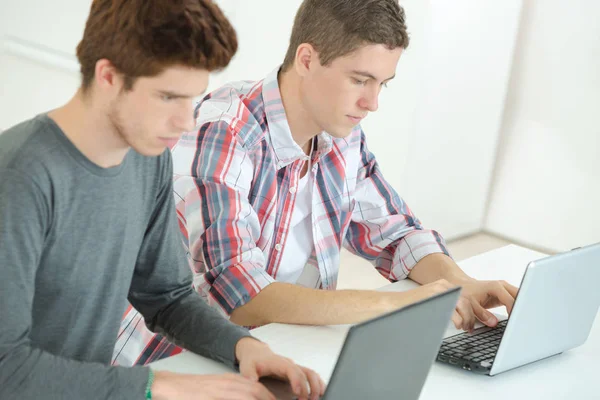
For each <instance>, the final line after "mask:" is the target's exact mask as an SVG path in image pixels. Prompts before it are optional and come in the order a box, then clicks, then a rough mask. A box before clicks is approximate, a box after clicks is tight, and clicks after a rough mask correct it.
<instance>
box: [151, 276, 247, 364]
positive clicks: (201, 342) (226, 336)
mask: <svg viewBox="0 0 600 400" xmlns="http://www.w3.org/2000/svg"><path fill="white" fill-rule="evenodd" d="M189 290H190V291H189V294H188V295H186V296H184V297H182V298H180V299H179V300H177V301H176V302H174V303H172V304H170V305H169V306H168V307H165V308H164V309H162V310H161V311H160V312H158V313H157V315H156V317H155V318H154V319H153V321H152V322H151V323H150V324H149V327H150V329H152V330H154V331H156V332H159V333H161V334H163V335H165V336H166V337H167V338H168V339H169V340H170V341H172V342H173V343H175V344H177V345H179V346H181V347H184V348H186V349H188V350H190V351H193V352H194V353H197V354H200V355H203V356H206V357H209V358H212V359H215V360H218V361H221V362H223V363H226V364H228V365H230V366H233V365H234V364H235V361H236V360H235V345H236V344H237V342H238V341H239V340H240V339H241V338H243V337H248V336H250V333H249V332H248V331H247V330H246V329H244V328H241V327H239V326H236V325H235V324H233V323H231V322H229V321H228V320H227V319H225V318H223V316H222V315H221V314H219V313H218V312H217V311H216V310H214V309H213V308H211V307H210V306H208V304H206V302H205V301H204V300H203V299H202V298H201V297H200V296H199V295H198V294H197V293H196V292H194V291H193V289H192V288H191V287H190V288H189Z"/></svg>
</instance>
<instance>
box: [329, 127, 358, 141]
mask: <svg viewBox="0 0 600 400" xmlns="http://www.w3.org/2000/svg"><path fill="white" fill-rule="evenodd" d="M353 130H354V127H352V128H350V129H348V128H345V129H335V130H331V132H330V131H327V133H329V135H330V136H332V137H334V138H336V139H343V138H347V137H348V136H350V134H351V133H352V131H353Z"/></svg>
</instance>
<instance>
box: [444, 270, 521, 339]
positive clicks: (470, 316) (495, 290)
mask: <svg viewBox="0 0 600 400" xmlns="http://www.w3.org/2000/svg"><path fill="white" fill-rule="evenodd" d="M461 286H462V291H461V295H460V298H459V300H458V303H457V305H456V312H455V313H454V315H453V316H452V321H453V322H454V325H455V326H456V328H457V329H463V330H465V331H469V332H471V331H472V330H473V327H474V325H475V322H476V321H477V320H479V321H481V322H482V323H483V324H484V325H487V326H490V327H494V326H496V325H497V324H498V319H497V318H496V317H495V316H494V314H492V313H491V312H489V311H487V309H489V308H494V307H499V306H505V307H506V310H507V311H508V313H509V314H510V313H511V312H512V308H513V305H514V303H515V298H516V297H517V292H518V289H517V288H516V287H514V286H512V285H511V284H509V283H507V282H505V281H477V280H474V279H473V280H470V281H467V282H465V283H461Z"/></svg>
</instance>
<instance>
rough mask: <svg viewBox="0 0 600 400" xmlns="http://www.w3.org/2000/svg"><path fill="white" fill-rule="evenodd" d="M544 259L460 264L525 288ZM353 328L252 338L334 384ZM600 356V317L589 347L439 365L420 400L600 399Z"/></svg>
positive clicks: (207, 369) (527, 253) (273, 330)
mask: <svg viewBox="0 0 600 400" xmlns="http://www.w3.org/2000/svg"><path fill="white" fill-rule="evenodd" d="M543 256H544V254H541V253H538V252H535V251H532V250H528V249H525V248H522V247H519V246H515V245H509V246H506V247H503V248H500V249H497V250H493V251H490V252H487V253H484V254H481V255H478V256H475V257H472V258H469V259H467V260H464V261H461V262H460V263H459V264H460V266H461V268H463V270H465V272H467V273H468V274H469V275H470V276H472V277H474V278H477V279H504V280H506V281H508V282H509V283H511V284H513V285H515V286H519V285H520V283H521V278H522V276H523V273H524V272H525V268H526V266H527V263H528V262H529V261H532V260H536V259H539V258H541V257H543ZM342 268H343V266H342ZM415 286H416V284H415V283H414V282H411V281H402V282H397V283H394V284H392V285H388V286H386V287H384V288H382V289H381V290H385V291H388V290H395V291H401V290H407V289H409V288H412V287H415ZM494 311H495V312H496V314H498V315H506V312H505V311H504V309H497V310H494ZM548 312H549V313H550V312H551V310H548ZM347 330H348V326H347V325H338V326H322V327H314V326H296V325H282V324H270V325H266V326H263V327H260V328H257V329H254V330H253V331H252V334H253V335H254V336H255V337H257V338H259V339H260V340H262V341H264V342H266V343H268V344H269V345H270V347H271V348H272V349H273V351H275V352H277V353H279V354H282V355H284V356H286V357H290V358H291V359H293V360H294V361H296V362H297V363H299V364H302V365H305V366H307V367H310V368H312V369H314V370H315V371H317V372H318V373H319V374H320V375H321V376H322V377H323V378H324V379H325V380H326V381H328V380H329V378H330V376H331V372H332V371H333V367H334V365H335V361H336V359H337V356H338V354H339V351H340V349H341V346H342V344H343V341H344V338H345V335H346V332H347ZM454 333H456V330H455V329H454V328H453V327H449V328H448V331H447V332H446V335H447V336H449V335H452V334H454ZM599 356H600V319H599V318H596V321H595V322H594V326H593V327H592V332H591V334H590V337H589V339H588V340H587V342H586V343H585V344H584V345H582V346H580V347H578V348H576V349H573V350H570V351H568V352H565V353H563V354H561V355H558V356H555V357H551V358H549V359H546V360H543V361H539V362H535V363H533V364H529V365H526V366H523V367H520V368H517V369H514V370H512V371H508V372H504V373H502V374H499V375H496V376H494V377H488V376H484V375H478V374H475V373H470V372H467V371H463V370H460V369H458V368H454V367H451V366H449V365H445V364H441V363H437V362H436V363H434V365H433V367H432V369H431V372H430V373H429V377H428V378H427V382H426V383H425V387H424V388H423V392H422V393H421V397H420V399H421V400H429V399H444V400H451V399H461V400H464V399H465V398H473V396H477V397H479V396H485V400H494V399H503V400H504V399H511V400H516V399H544V400H548V399H574V400H588V399H600V389H599V388H598V385H597V384H598V381H600V365H598V363H597V359H598V357H599ZM151 367H152V368H154V369H157V370H169V371H173V372H182V373H198V374H216V373H224V372H232V371H231V370H230V369H229V368H228V367H226V366H224V365H222V364H219V363H217V362H215V361H212V360H208V359H206V358H203V357H200V356H198V355H196V354H192V353H189V352H186V353H182V354H179V355H176V356H173V357H170V358H167V359H165V360H161V361H158V362H155V363H153V364H151Z"/></svg>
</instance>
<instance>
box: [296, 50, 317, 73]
mask: <svg viewBox="0 0 600 400" xmlns="http://www.w3.org/2000/svg"><path fill="white" fill-rule="evenodd" d="M315 62H317V63H318V62H319V53H317V51H316V50H315V48H314V47H313V46H312V45H311V44H308V43H302V44H301V45H300V46H298V49H296V58H295V60H294V68H295V69H296V72H297V73H298V75H300V76H306V75H307V74H308V73H309V72H310V70H311V68H313V67H314V65H315Z"/></svg>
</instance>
